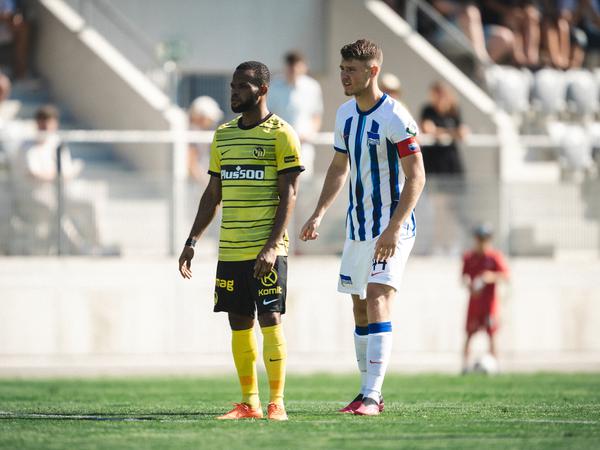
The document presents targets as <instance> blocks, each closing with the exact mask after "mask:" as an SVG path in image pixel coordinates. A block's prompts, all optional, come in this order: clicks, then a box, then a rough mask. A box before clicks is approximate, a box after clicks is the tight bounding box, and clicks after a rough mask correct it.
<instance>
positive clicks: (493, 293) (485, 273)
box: [462, 225, 508, 373]
mask: <svg viewBox="0 0 600 450" xmlns="http://www.w3.org/2000/svg"><path fill="white" fill-rule="evenodd" d="M473 238H474V240H475V242H474V245H473V248H472V250H471V251H469V252H467V253H465V254H464V255H463V269H462V276H463V282H464V284H465V286H466V287H467V289H468V290H469V307H468V311H467V321H466V334H467V337H466V339H465V346H464V351H463V373H467V372H468V371H469V365H468V364H469V344H470V342H471V338H472V337H473V335H474V334H475V333H476V332H478V331H479V330H484V331H486V332H487V335H488V337H489V342H490V353H491V355H492V357H493V358H494V359H495V358H496V356H497V355H496V342H495V339H494V338H495V334H496V331H497V330H498V325H499V302H498V293H497V289H496V286H497V285H498V284H499V283H500V282H502V281H506V280H508V266H507V264H506V262H505V261H504V256H503V255H502V253H501V252H500V251H499V250H496V249H494V248H493V246H492V229H491V227H490V226H489V225H479V226H477V227H476V228H475V229H474V230H473Z"/></svg>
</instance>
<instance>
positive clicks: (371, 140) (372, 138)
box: [367, 131, 380, 145]
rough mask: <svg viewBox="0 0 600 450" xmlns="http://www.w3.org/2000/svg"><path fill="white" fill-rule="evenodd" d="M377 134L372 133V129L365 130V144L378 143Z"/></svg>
mask: <svg viewBox="0 0 600 450" xmlns="http://www.w3.org/2000/svg"><path fill="white" fill-rule="evenodd" d="M379 142H380V141H379V134H378V133H373V132H372V131H367V144H369V145H379Z"/></svg>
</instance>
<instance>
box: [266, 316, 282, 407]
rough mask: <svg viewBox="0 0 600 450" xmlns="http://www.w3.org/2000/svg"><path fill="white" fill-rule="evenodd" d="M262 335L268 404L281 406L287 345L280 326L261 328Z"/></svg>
mask: <svg viewBox="0 0 600 450" xmlns="http://www.w3.org/2000/svg"><path fill="white" fill-rule="evenodd" d="M261 330H262V334H263V338H264V339H263V359H264V361H265V368H266V369H267V376H268V378H269V386H270V388H271V392H270V399H269V402H270V403H277V404H279V405H283V388H284V387H285V362H286V359H287V345H286V342H285V336H284V335H283V327H282V325H281V324H279V325H274V326H272V327H264V328H261Z"/></svg>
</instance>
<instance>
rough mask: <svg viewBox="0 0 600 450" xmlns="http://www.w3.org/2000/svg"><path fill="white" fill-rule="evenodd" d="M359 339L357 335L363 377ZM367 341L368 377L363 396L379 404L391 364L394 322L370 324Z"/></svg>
mask: <svg viewBox="0 0 600 450" xmlns="http://www.w3.org/2000/svg"><path fill="white" fill-rule="evenodd" d="M357 337H358V336H356V333H355V339H354V343H355V346H356V349H357V350H356V355H357V359H358V360H359V363H358V364H359V365H358V367H359V369H361V376H362V368H361V363H360V357H359V353H358V348H359V347H358V345H357V344H356V342H357ZM360 337H362V336H360ZM367 341H368V342H367V351H366V358H365V359H366V361H365V362H366V366H367V377H366V383H365V382H364V381H363V388H362V394H363V396H365V397H370V398H372V399H373V400H375V401H376V402H377V403H379V397H380V396H381V387H382V386H383V379H384V377H385V371H386V369H387V366H388V364H389V362H390V356H391V354H392V322H378V323H370V324H369V335H368V340H367Z"/></svg>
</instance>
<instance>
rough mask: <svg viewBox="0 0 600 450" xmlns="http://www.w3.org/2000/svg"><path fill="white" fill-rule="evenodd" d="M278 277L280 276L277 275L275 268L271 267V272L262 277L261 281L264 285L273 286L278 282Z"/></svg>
mask: <svg viewBox="0 0 600 450" xmlns="http://www.w3.org/2000/svg"><path fill="white" fill-rule="evenodd" d="M278 278H279V277H278V276H277V271H276V270H275V269H271V272H269V273H268V274H266V275H265V276H264V277H262V278H261V279H260V282H261V283H262V285H263V286H266V287H271V286H275V283H277V279H278Z"/></svg>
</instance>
